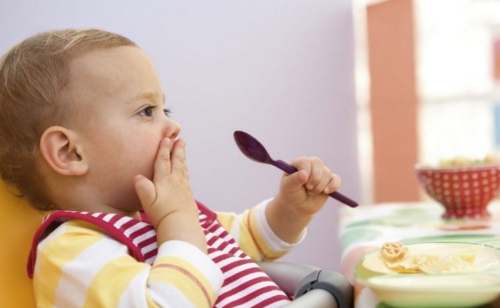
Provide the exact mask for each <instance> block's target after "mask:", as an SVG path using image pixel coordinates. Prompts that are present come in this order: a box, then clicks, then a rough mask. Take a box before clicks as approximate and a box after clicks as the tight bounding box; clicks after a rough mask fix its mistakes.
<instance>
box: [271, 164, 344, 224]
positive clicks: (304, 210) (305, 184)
mask: <svg viewBox="0 0 500 308" xmlns="http://www.w3.org/2000/svg"><path fill="white" fill-rule="evenodd" d="M292 165H293V166H294V167H295V168H297V170H298V171H297V172H296V173H293V174H285V175H283V178H282V180H281V186H280V191H279V193H278V196H276V198H277V199H279V201H280V202H279V203H280V204H282V205H286V206H287V207H289V208H288V210H292V211H296V212H298V213H300V214H305V215H312V214H314V213H316V212H317V211H319V210H320V209H321V208H322V207H323V205H324V204H325V202H326V200H327V199H328V194H330V193H332V192H334V191H336V190H337V189H339V187H340V183H341V179H340V177H339V176H338V175H336V174H334V173H332V172H331V171H330V169H328V167H326V166H325V164H324V163H323V161H322V160H321V159H319V158H317V157H299V158H296V159H295V160H293V162H292Z"/></svg>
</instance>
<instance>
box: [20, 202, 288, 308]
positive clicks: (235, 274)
mask: <svg viewBox="0 0 500 308" xmlns="http://www.w3.org/2000/svg"><path fill="white" fill-rule="evenodd" d="M198 212H199V220H200V224H201V226H202V228H203V230H204V233H205V237H206V239H207V251H208V256H209V257H210V259H212V261H213V262H214V263H215V264H217V265H218V266H219V268H220V269H221V271H222V273H223V275H224V283H223V285H222V288H221V290H220V293H219V296H218V297H217V301H216V303H215V306H214V307H216V308H222V307H224V308H230V307H256V308H260V307H262V308H263V307H267V308H275V307H281V306H283V305H285V304H286V303H288V302H289V301H290V299H289V297H288V296H287V295H286V294H285V293H284V292H283V291H282V290H281V289H280V288H279V287H278V286H277V285H276V284H275V283H274V282H273V281H272V280H271V279H270V278H269V276H267V275H266V274H265V273H264V272H263V271H262V270H261V269H260V267H259V266H258V265H257V264H256V263H255V262H254V261H253V260H252V259H251V258H250V257H248V256H247V255H246V254H245V253H244V252H243V251H242V250H241V249H240V248H239V246H238V244H237V243H236V241H235V240H234V238H233V237H232V236H231V235H230V234H229V233H228V232H227V231H226V230H225V229H224V228H223V227H222V226H221V225H220V223H219V222H218V221H217V219H216V214H215V213H214V212H212V211H210V210H208V209H207V208H206V207H205V206H203V204H201V203H198ZM141 215H142V221H140V220H137V219H134V218H132V217H128V216H123V215H120V214H107V213H89V212H75V211H55V212H53V213H51V214H50V215H48V216H46V218H45V220H44V222H43V224H42V225H41V226H40V228H39V229H38V230H37V232H36V234H35V238H34V241H33V246H32V249H31V252H30V258H29V262H28V274H29V276H30V278H32V277H33V272H34V266H35V261H36V249H37V245H38V243H39V242H40V241H41V240H42V239H43V238H44V237H45V236H47V235H48V233H50V231H51V230H54V229H55V228H56V227H57V226H58V225H60V224H62V223H63V222H64V221H67V220H70V219H79V220H84V221H88V222H91V223H93V224H95V225H97V226H99V227H100V228H102V229H103V230H104V231H106V232H107V233H108V234H109V235H111V236H112V237H114V238H115V239H117V240H118V241H120V242H121V243H123V244H124V245H126V246H127V247H128V251H129V254H130V255H131V256H133V257H134V258H135V259H137V260H138V261H140V262H145V263H148V264H153V262H154V261H155V259H156V255H157V252H158V245H157V241H156V231H155V229H154V228H153V226H152V225H151V224H150V223H149V220H148V218H147V217H146V215H144V213H141Z"/></svg>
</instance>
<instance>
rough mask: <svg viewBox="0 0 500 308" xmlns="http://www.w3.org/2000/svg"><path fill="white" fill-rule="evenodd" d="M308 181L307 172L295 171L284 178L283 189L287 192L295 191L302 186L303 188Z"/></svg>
mask: <svg viewBox="0 0 500 308" xmlns="http://www.w3.org/2000/svg"><path fill="white" fill-rule="evenodd" d="M308 179H309V175H308V174H307V171H305V170H300V171H297V172H295V173H292V174H289V175H287V176H285V178H284V179H283V188H284V190H285V191H288V192H293V191H297V190H299V189H301V188H302V186H304V184H305V183H306V182H307V180H308Z"/></svg>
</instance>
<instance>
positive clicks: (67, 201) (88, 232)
mask: <svg viewBox="0 0 500 308" xmlns="http://www.w3.org/2000/svg"><path fill="white" fill-rule="evenodd" d="M169 113H170V111H169V110H168V109H165V95H164V93H163V91H162V88H161V84H160V80H159V78H158V74H157V72H156V70H155V66H154V65H153V63H152V61H151V59H150V58H149V57H148V56H147V55H146V53H145V52H144V51H143V50H141V49H140V48H139V47H138V46H137V45H136V44H134V43H133V42H132V41H130V40H129V39H127V38H125V37H123V36H121V35H118V34H115V33H110V32H107V31H102V30H97V29H85V30H61V31H53V32H48V33H42V34H39V35H35V36H33V37H30V38H28V39H26V40H24V41H23V42H21V43H19V44H17V45H15V46H14V47H13V48H11V49H10V50H9V51H8V52H7V53H6V54H5V55H4V56H3V57H2V58H1V60H0V174H1V176H2V178H3V179H4V180H5V181H6V182H8V183H11V184H13V185H14V187H16V188H17V189H18V191H19V194H20V195H21V196H23V197H25V198H27V199H28V200H29V201H30V202H31V204H32V205H33V206H34V207H36V208H37V209H39V210H41V211H46V212H48V216H47V217H46V219H45V221H44V222H43V224H42V225H41V226H40V228H39V230H38V231H37V233H36V235H35V237H34V242H33V249H32V251H31V254H30V260H29V265H28V272H29V275H30V277H32V278H33V284H34V292H35V298H36V302H37V307H38V308H43V307H64V308H71V307H92V308H96V307H136V308H138V307H176V308H179V307H208V308H210V307H280V306H283V305H284V304H286V303H287V302H288V301H289V298H288V297H287V295H286V294H284V293H283V291H282V290H280V288H279V287H278V286H277V285H276V284H275V283H274V282H273V281H272V280H271V279H270V278H269V277H268V276H267V275H266V274H265V273H264V272H263V271H262V270H261V269H260V268H259V267H258V266H257V264H256V263H255V262H256V261H263V260H274V259H277V258H279V257H281V256H282V255H284V254H285V253H286V252H288V251H289V250H290V249H291V248H293V247H294V245H296V244H297V243H299V242H300V241H301V240H302V239H303V237H304V235H305V228H306V226H307V224H308V223H309V221H310V220H311V218H312V217H313V215H314V214H315V213H316V212H318V211H319V210H320V209H321V208H322V206H323V205H324V204H325V202H326V200H327V198H328V194H329V193H331V192H333V191H335V190H337V189H338V188H339V186H340V178H339V177H338V176H337V175H335V174H333V173H332V172H331V171H330V170H329V169H328V168H327V167H326V166H325V165H324V163H323V162H322V161H321V160H320V159H318V158H315V157H299V158H297V159H295V160H294V161H293V162H292V165H293V166H295V167H296V168H297V169H298V170H299V171H298V172H296V173H293V174H284V175H283V177H282V180H281V184H280V187H279V191H278V193H277V195H276V196H275V197H274V198H272V199H270V200H266V201H263V202H262V203H260V204H258V205H256V206H254V207H252V208H250V209H249V210H246V211H245V212H244V213H242V214H239V215H237V214H234V213H221V212H217V213H215V212H212V211H211V210H209V209H208V208H206V207H205V206H204V205H203V204H201V203H198V202H197V201H195V199H194V197H193V194H192V191H191V187H190V183H189V176H188V170H187V166H186V160H185V151H186V144H185V141H183V140H182V139H180V138H179V137H178V136H179V132H180V125H179V124H178V123H176V122H175V121H174V120H172V119H171V118H170V117H169Z"/></svg>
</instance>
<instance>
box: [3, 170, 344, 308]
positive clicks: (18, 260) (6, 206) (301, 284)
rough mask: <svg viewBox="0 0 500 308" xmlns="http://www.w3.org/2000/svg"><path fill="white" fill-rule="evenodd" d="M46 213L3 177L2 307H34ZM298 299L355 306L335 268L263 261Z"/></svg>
mask: <svg viewBox="0 0 500 308" xmlns="http://www.w3.org/2000/svg"><path fill="white" fill-rule="evenodd" d="M42 218H43V214H41V213H39V212H37V211H36V210H34V209H32V208H31V207H30V206H29V204H28V202H27V201H26V200H22V199H19V198H18V197H16V196H15V195H14V194H12V193H11V191H9V187H8V185H6V184H5V182H3V181H2V180H1V179H0V228H1V229H0V231H1V232H0V307H2V308H34V307H35V299H34V296H33V289H32V284H31V280H30V279H29V278H28V276H27V273H26V262H27V258H28V253H29V250H30V248H31V241H32V237H33V234H34V232H35V230H36V229H37V227H38V226H39V224H40V223H41V221H42ZM259 265H260V266H261V267H262V269H263V270H264V271H265V272H266V273H267V274H268V275H269V276H270V277H271V279H273V280H274V281H275V282H276V283H277V284H278V285H279V286H280V287H281V288H282V289H283V290H284V291H285V292H286V293H287V294H289V295H290V296H293V298H294V300H293V301H292V302H291V303H290V304H288V305H286V308H299V307H308V308H351V307H352V296H353V290H352V286H351V284H350V283H349V281H348V280H347V279H346V278H345V277H344V276H342V275H340V274H339V273H336V272H332V271H324V270H320V269H317V268H314V267H310V266H306V265H298V264H292V263H285V262H263V263H259Z"/></svg>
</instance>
